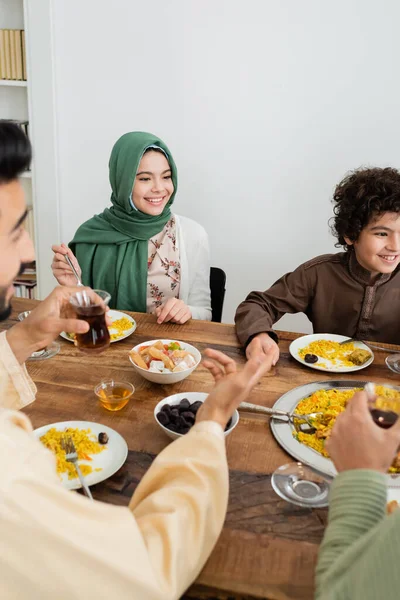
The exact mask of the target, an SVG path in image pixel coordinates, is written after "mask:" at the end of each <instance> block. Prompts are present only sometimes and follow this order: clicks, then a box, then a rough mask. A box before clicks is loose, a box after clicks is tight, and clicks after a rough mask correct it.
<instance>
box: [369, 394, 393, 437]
mask: <svg viewBox="0 0 400 600" xmlns="http://www.w3.org/2000/svg"><path fill="white" fill-rule="evenodd" d="M368 407H369V410H370V413H371V415H372V418H373V420H374V422H375V423H376V424H377V425H379V427H382V428H383V429H389V427H392V425H394V424H395V423H396V421H397V419H398V418H399V415H400V399H398V398H394V397H393V398H390V397H389V398H387V397H385V396H376V397H375V398H374V399H369V400H368Z"/></svg>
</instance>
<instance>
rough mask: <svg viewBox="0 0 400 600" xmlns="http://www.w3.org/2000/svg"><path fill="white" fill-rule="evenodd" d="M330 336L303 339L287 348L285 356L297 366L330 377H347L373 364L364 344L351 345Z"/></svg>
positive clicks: (309, 336)
mask: <svg viewBox="0 0 400 600" xmlns="http://www.w3.org/2000/svg"><path fill="white" fill-rule="evenodd" d="M347 339H348V338H347V337H346V336H344V335H337V334H334V333H315V334H312V335H303V336H301V337H299V338H297V339H296V340H294V341H293V342H292V343H291V344H290V346H289V352H290V354H291V355H292V356H293V358H295V359H296V360H297V361H298V362H300V363H301V364H302V365H305V366H306V367H310V368H311V369H317V370H318V371H329V372H333V373H350V372H352V371H359V370H360V369H365V368H366V367H368V366H369V365H370V364H371V363H372V362H373V360H374V353H373V352H372V351H371V349H370V348H368V346H367V345H366V344H364V343H363V342H360V341H352V342H348V343H346V344H340V342H344V341H345V340H347Z"/></svg>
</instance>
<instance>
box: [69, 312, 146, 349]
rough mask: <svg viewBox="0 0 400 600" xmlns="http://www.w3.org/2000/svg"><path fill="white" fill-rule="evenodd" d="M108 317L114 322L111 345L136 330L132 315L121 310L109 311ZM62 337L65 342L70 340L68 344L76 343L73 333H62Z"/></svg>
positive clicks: (110, 328) (111, 331)
mask: <svg viewBox="0 0 400 600" xmlns="http://www.w3.org/2000/svg"><path fill="white" fill-rule="evenodd" d="M107 316H108V317H110V319H111V321H112V323H111V325H110V327H109V328H108V331H109V332H110V341H111V343H113V342H119V341H121V340H124V339H125V338H127V337H128V336H130V335H131V333H133V332H134V331H135V329H136V321H135V319H134V318H133V317H131V315H127V314H126V313H123V312H120V311H119V310H109V311H108V313H107ZM60 336H61V337H62V338H64V340H68V342H74V341H75V335H74V334H73V333H65V331H62V332H61V333H60Z"/></svg>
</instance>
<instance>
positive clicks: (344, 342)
mask: <svg viewBox="0 0 400 600" xmlns="http://www.w3.org/2000/svg"><path fill="white" fill-rule="evenodd" d="M350 342H361V343H362V344H365V345H366V346H369V347H370V348H374V350H383V351H384V352H389V353H393V354H399V351H398V350H392V349H391V348H384V347H383V346H377V345H376V344H370V342H364V340H357V339H356V338H347V339H345V340H343V342H339V346H343V345H344V344H349V343H350Z"/></svg>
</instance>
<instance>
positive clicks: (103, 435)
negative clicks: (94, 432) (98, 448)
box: [97, 431, 108, 444]
mask: <svg viewBox="0 0 400 600" xmlns="http://www.w3.org/2000/svg"><path fill="white" fill-rule="evenodd" d="M97 439H98V440H99V444H107V442H108V435H107V434H106V433H104V431H103V432H102V433H99V435H98V438H97Z"/></svg>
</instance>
